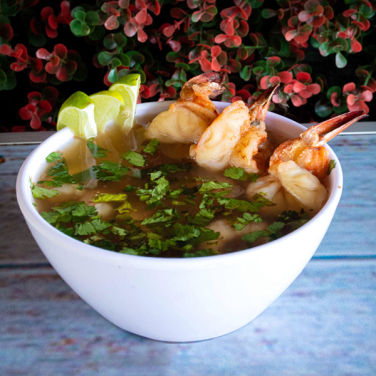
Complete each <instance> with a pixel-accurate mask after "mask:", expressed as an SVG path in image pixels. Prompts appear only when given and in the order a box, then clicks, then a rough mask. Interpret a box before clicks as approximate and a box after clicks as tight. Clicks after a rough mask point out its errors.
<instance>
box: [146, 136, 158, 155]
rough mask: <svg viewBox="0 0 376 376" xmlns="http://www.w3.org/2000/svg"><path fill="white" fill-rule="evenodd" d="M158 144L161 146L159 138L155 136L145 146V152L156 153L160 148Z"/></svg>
mask: <svg viewBox="0 0 376 376" xmlns="http://www.w3.org/2000/svg"><path fill="white" fill-rule="evenodd" d="M158 146H159V140H158V139H157V138H153V139H152V140H150V141H149V142H148V144H147V145H146V146H145V147H144V152H145V153H147V154H150V155H154V154H155V152H156V151H157V150H158Z"/></svg>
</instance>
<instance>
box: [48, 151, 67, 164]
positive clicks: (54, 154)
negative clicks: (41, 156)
mask: <svg viewBox="0 0 376 376" xmlns="http://www.w3.org/2000/svg"><path fill="white" fill-rule="evenodd" d="M62 158H63V154H61V153H59V152H57V151H53V152H52V153H50V154H48V155H47V157H46V161H47V162H48V163H52V162H56V161H58V160H60V159H62Z"/></svg>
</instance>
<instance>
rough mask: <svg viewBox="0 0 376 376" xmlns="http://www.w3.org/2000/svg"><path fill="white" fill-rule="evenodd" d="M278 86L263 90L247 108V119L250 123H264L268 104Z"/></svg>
mask: <svg viewBox="0 0 376 376" xmlns="http://www.w3.org/2000/svg"><path fill="white" fill-rule="evenodd" d="M278 87H279V84H277V85H275V86H273V87H271V88H269V89H267V90H265V91H264V92H263V93H262V94H261V95H260V96H259V97H258V98H257V100H256V101H255V102H253V103H252V104H251V106H250V107H249V117H250V120H251V123H252V122H254V121H261V120H262V121H264V120H265V118H266V114H267V113H268V110H269V107H270V102H271V100H272V97H273V95H274V93H275V92H276V90H277V88H278Z"/></svg>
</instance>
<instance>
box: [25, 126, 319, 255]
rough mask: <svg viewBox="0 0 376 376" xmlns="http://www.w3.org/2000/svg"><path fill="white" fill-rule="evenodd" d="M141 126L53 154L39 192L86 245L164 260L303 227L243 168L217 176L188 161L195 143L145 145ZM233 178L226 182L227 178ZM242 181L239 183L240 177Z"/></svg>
mask: <svg viewBox="0 0 376 376" xmlns="http://www.w3.org/2000/svg"><path fill="white" fill-rule="evenodd" d="M144 130H145V128H143V127H141V126H135V127H134V129H133V130H132V131H131V132H130V133H129V134H128V135H127V136H126V137H125V136H124V135H123V134H122V133H121V131H120V130H119V128H117V127H112V128H111V129H110V130H109V131H108V132H106V135H105V136H99V137H97V139H96V140H95V143H94V142H93V141H89V142H88V143H86V142H85V141H84V140H81V139H77V138H75V139H74V142H73V143H72V144H71V145H70V147H69V148H67V149H66V150H61V151H58V152H57V153H52V154H51V155H50V156H49V157H47V160H48V161H49V162H50V163H49V167H48V169H47V170H46V172H45V173H44V174H43V176H42V177H41V179H40V181H39V182H38V184H36V185H35V184H33V185H32V189H33V194H34V197H35V198H36V205H37V209H38V211H39V212H40V213H41V215H42V216H43V217H44V218H45V219H46V220H47V221H48V222H49V223H50V224H52V225H53V226H55V227H56V228H57V229H59V230H60V231H63V232H64V233H66V234H67V235H69V236H72V237H74V238H76V239H78V240H81V241H84V242H85V243H88V244H91V245H94V246H98V247H102V248H105V249H109V250H113V251H117V252H122V253H128V254H136V255H142V256H155V257H192V256H206V255H215V254H221V253H227V252H233V251H238V250H241V249H246V248H249V247H251V246H255V245H258V244H261V243H264V242H267V241H270V240H273V239H276V238H278V237H280V236H283V235H285V234H286V233H288V232H290V231H292V230H294V229H296V228H297V227H299V226H300V225H302V224H303V223H305V222H306V221H307V220H308V219H309V217H310V216H312V214H314V213H310V215H308V214H307V213H306V212H304V211H287V212H283V213H279V215H277V216H276V215H273V216H271V215H270V214H268V207H270V206H272V205H273V204H272V203H271V202H270V201H269V200H267V199H266V198H265V196H264V195H262V194H257V195H255V197H254V198H253V199H252V200H250V199H249V198H247V196H246V188H247V186H248V184H249V183H250V182H251V181H254V180H255V179H257V176H256V175H255V174H246V173H245V172H244V170H243V171H241V170H242V169H234V168H232V169H231V168H230V169H226V170H225V172H223V171H221V172H212V171H208V170H205V169H204V168H202V167H199V166H198V165H196V164H195V162H194V161H193V160H192V159H190V158H189V145H182V144H161V143H160V144H159V142H158V140H151V141H150V140H145V138H144ZM225 175H227V176H225ZM235 175H236V176H235Z"/></svg>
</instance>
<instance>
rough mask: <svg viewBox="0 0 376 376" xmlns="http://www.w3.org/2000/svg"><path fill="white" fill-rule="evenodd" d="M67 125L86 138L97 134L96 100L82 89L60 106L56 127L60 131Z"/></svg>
mask: <svg viewBox="0 0 376 376" xmlns="http://www.w3.org/2000/svg"><path fill="white" fill-rule="evenodd" d="M65 127H68V128H70V129H71V130H72V132H73V133H74V135H75V136H77V137H81V138H84V139H89V138H92V137H96V136H97V125H96V123H95V117H94V102H93V101H92V100H91V99H90V97H89V96H88V95H86V94H85V93H83V92H82V91H76V92H75V93H73V94H72V95H71V96H70V97H69V98H68V99H67V100H66V101H65V102H64V103H63V104H62V106H61V107H60V111H59V114H58V116H57V125H56V129H57V130H58V131H59V130H60V129H63V128H65Z"/></svg>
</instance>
